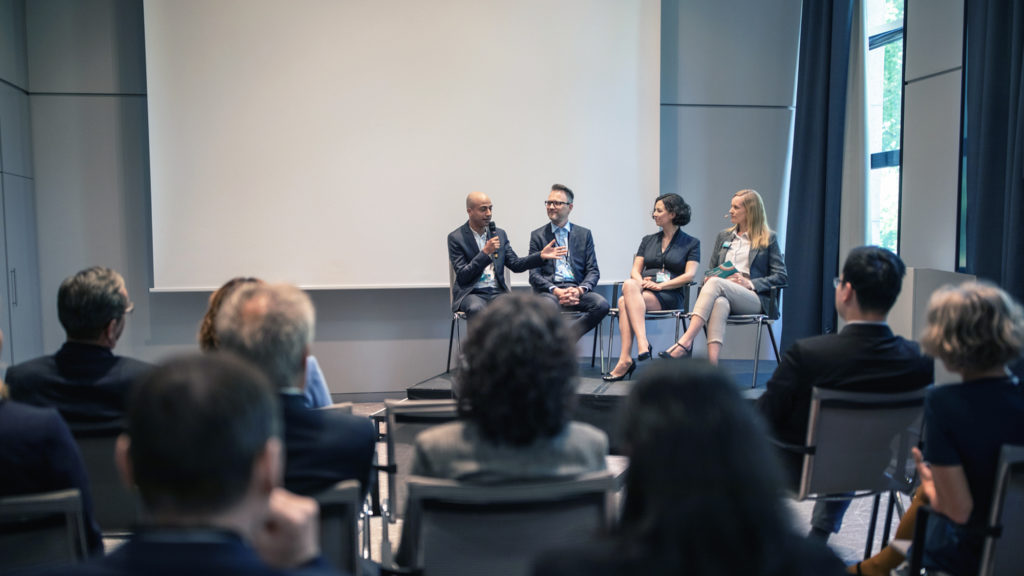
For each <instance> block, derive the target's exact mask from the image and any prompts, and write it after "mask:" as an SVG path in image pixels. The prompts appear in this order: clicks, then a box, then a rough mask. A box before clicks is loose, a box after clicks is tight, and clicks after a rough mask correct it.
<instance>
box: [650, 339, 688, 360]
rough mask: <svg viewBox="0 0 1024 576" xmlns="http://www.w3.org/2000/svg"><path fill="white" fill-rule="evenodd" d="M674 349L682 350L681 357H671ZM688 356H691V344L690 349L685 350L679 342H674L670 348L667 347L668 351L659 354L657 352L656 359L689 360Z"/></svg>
mask: <svg viewBox="0 0 1024 576" xmlns="http://www.w3.org/2000/svg"><path fill="white" fill-rule="evenodd" d="M676 348H682V349H683V355H682V356H673V355H672V351H673V350H675V349H676ZM690 356H693V344H691V345H690V347H689V348H687V347H686V346H683V345H682V344H680V343H679V342H676V343H675V344H672V345H671V346H669V347H668V350H663V351H661V352H658V358H666V359H668V360H678V359H679V358H689V357H690Z"/></svg>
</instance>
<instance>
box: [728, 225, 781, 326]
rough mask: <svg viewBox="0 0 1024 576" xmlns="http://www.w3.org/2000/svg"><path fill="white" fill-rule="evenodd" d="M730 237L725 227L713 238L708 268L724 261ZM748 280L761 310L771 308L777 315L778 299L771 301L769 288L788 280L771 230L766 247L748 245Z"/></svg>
mask: <svg viewBox="0 0 1024 576" xmlns="http://www.w3.org/2000/svg"><path fill="white" fill-rule="evenodd" d="M730 238H732V228H726V229H725V230H722V231H721V232H719V233H718V237H717V238H715V249H714V250H712V251H711V261H710V262H708V269H709V270H710V269H711V268H714V267H715V266H718V265H719V264H721V263H723V262H725V255H726V253H727V252H728V251H729V248H728V247H725V246H724V244H725V243H726V242H728V241H729V239H730ZM750 281H751V282H752V283H753V284H754V292H757V297H758V299H760V300H761V310H762V311H764V312H765V313H768V312H770V311H772V310H774V311H775V315H776V316H777V315H778V310H779V299H778V296H776V297H775V301H774V302H772V301H771V300H770V299H769V298H770V297H771V288H772V287H773V286H785V285H786V283H787V282H789V276H788V275H787V274H786V263H785V262H784V261H783V260H782V251H781V250H780V249H779V240H778V238H776V236H775V233H774V232H772V234H771V237H770V239H769V241H768V247H767V248H761V249H757V248H754V247H753V246H751V247H750Z"/></svg>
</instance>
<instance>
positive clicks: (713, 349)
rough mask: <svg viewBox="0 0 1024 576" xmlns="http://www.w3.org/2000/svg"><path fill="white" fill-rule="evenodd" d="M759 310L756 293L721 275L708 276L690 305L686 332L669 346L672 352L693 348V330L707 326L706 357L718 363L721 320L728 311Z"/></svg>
mask: <svg viewBox="0 0 1024 576" xmlns="http://www.w3.org/2000/svg"><path fill="white" fill-rule="evenodd" d="M760 311H761V300H760V299H758V297H757V293H755V292H754V291H752V290H747V289H746V288H744V287H743V286H740V285H739V284H737V283H735V282H730V281H729V280H726V279H723V278H709V279H708V280H707V282H705V283H704V286H703V287H702V288H701V289H700V294H698V295H697V302H696V303H695V304H694V305H693V314H692V316H691V318H690V325H689V327H687V329H686V332H685V333H684V334H683V336H682V337H681V338H679V340H678V341H677V342H676V344H677V345H678V346H676V349H675V350H671V351H670V354H672V355H673V356H681V355H682V354H683V353H685V352H689V351H690V350H692V349H693V341H694V340H695V339H696V338H697V334H698V333H699V332H700V331H701V330H702V329H703V328H704V325H705V324H706V325H707V327H708V360H709V361H710V362H711V363H712V364H718V356H719V354H720V353H721V352H722V342H723V339H724V336H725V321H726V320H728V318H729V315H730V314H733V313H736V314H757V313H758V312H760Z"/></svg>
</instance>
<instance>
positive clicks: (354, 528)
mask: <svg viewBox="0 0 1024 576" xmlns="http://www.w3.org/2000/svg"><path fill="white" fill-rule="evenodd" d="M359 493H360V486H359V481H358V480H345V481H342V482H339V483H337V484H335V485H334V486H333V487H332V488H331V489H329V490H327V491H326V492H323V493H321V494H318V495H317V496H316V501H317V504H319V505H320V550H321V552H322V553H323V555H324V558H326V559H327V560H328V561H329V562H330V563H331V565H332V566H334V567H335V568H340V569H342V570H344V571H345V572H348V573H349V574H352V575H353V576H359V569H360V561H359V559H360V556H362V557H365V558H368V557H369V555H370V539H369V536H370V531H369V530H368V528H369V525H368V522H369V521H368V519H367V518H365V517H364V518H363V524H364V529H363V540H362V547H360V544H359V519H360V514H361V512H362V511H363V503H362V501H361V499H360V497H359Z"/></svg>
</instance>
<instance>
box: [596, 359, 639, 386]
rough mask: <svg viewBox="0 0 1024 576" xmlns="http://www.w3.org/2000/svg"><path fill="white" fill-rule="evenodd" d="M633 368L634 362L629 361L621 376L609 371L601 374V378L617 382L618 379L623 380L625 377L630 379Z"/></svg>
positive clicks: (634, 367)
mask: <svg viewBox="0 0 1024 576" xmlns="http://www.w3.org/2000/svg"><path fill="white" fill-rule="evenodd" d="M633 370H636V362H632V361H631V362H630V363H629V368H626V372H625V373H623V375H622V376H612V375H611V374H610V373H609V374H607V375H605V376H602V377H601V379H602V380H604V381H605V382H618V381H620V380H624V379H626V378H630V379H632V377H633Z"/></svg>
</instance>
